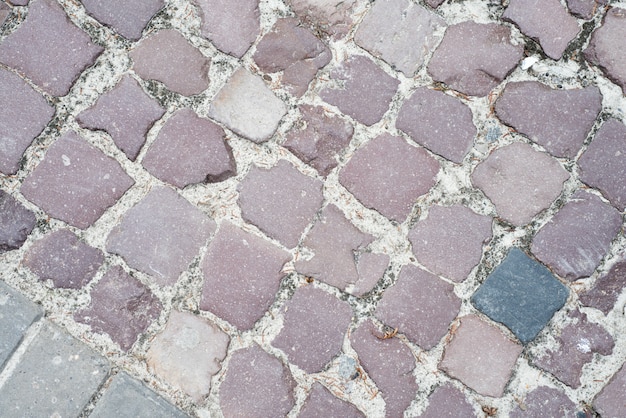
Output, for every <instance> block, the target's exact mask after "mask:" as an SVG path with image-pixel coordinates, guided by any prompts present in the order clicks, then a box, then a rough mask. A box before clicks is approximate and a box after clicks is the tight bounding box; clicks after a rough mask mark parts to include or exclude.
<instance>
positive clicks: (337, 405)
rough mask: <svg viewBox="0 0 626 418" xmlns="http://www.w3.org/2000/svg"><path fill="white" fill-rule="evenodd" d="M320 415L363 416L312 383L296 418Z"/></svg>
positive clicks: (346, 403)
mask: <svg viewBox="0 0 626 418" xmlns="http://www.w3.org/2000/svg"><path fill="white" fill-rule="evenodd" d="M321 415H322V416H327V417H329V416H333V417H345V418H358V417H364V416H365V415H363V413H362V412H361V411H359V410H358V409H357V408H356V407H355V406H354V405H352V404H350V403H348V402H345V401H342V400H341V399H339V398H337V397H336V396H333V394H332V393H330V392H329V391H328V389H326V388H325V387H324V386H322V385H321V384H320V383H314V384H313V387H312V388H311V393H310V394H309V397H308V398H307V400H306V401H305V403H304V405H303V406H302V410H301V411H300V414H299V415H298V417H299V418H317V417H319V416H321Z"/></svg>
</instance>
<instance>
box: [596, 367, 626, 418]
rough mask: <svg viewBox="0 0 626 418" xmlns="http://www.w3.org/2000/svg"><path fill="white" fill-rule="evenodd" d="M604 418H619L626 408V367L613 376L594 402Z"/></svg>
mask: <svg viewBox="0 0 626 418" xmlns="http://www.w3.org/2000/svg"><path fill="white" fill-rule="evenodd" d="M593 406H594V407H595V408H596V411H598V413H600V414H601V416H602V417H603V418H619V417H620V416H621V415H623V413H624V410H625V409H624V408H626V366H622V368H621V369H620V370H619V371H618V372H617V373H616V374H615V376H613V378H612V379H611V381H610V382H609V384H608V385H606V386H605V387H604V389H602V392H600V394H599V395H598V397H597V398H596V400H595V401H594V402H593Z"/></svg>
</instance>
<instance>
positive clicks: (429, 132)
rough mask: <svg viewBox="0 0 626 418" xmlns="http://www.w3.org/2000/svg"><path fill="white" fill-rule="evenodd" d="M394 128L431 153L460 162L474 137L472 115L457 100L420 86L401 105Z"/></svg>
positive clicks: (474, 127)
mask: <svg viewBox="0 0 626 418" xmlns="http://www.w3.org/2000/svg"><path fill="white" fill-rule="evenodd" d="M396 127H397V128H398V129H401V130H403V131H404V132H406V133H407V134H409V136H410V137H411V139H412V140H413V141H415V142H417V143H418V144H420V145H423V146H425V147H426V148H428V149H429V150H431V151H432V152H434V153H435V154H438V155H441V156H442V157H444V158H447V159H448V160H450V161H453V162H455V163H459V164H460V163H461V162H462V161H463V157H465V154H467V152H468V151H469V150H470V148H471V147H472V144H473V142H474V136H475V135H476V126H475V125H474V123H473V122H472V112H471V111H470V109H469V108H468V107H467V106H465V105H464V104H463V103H461V101H460V100H458V99H456V98H454V97H452V96H449V95H447V94H445V93H443V92H440V91H437V90H432V89H429V88H426V87H420V88H418V89H417V90H415V92H414V93H413V95H412V96H411V97H410V98H409V99H408V100H407V101H405V102H404V104H403V105H402V108H400V112H399V113H398V119H397V120H396Z"/></svg>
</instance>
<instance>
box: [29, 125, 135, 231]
mask: <svg viewBox="0 0 626 418" xmlns="http://www.w3.org/2000/svg"><path fill="white" fill-rule="evenodd" d="M133 184H134V181H133V179H131V178H130V177H129V176H128V174H126V173H125V172H124V170H122V167H120V165H119V163H117V162H116V161H115V160H113V159H112V158H110V157H107V156H106V155H105V154H103V153H102V152H101V151H100V150H98V149H96V148H94V147H93V146H91V145H89V144H88V143H87V142H86V141H85V140H83V139H82V138H80V137H79V136H78V135H77V134H76V133H74V132H73V131H69V132H67V133H65V134H64V135H62V136H61V137H60V138H58V139H57V140H56V141H55V142H54V143H53V144H52V145H51V146H50V148H49V149H48V152H47V153H46V156H45V157H44V159H43V161H42V162H40V163H39V165H38V166H37V168H35V170H34V171H33V172H32V173H31V174H30V175H29V176H28V177H27V178H26V180H24V183H22V188H21V191H22V194H23V195H24V197H26V199H28V200H30V201H31V202H33V203H34V204H36V205H37V206H39V207H40V208H42V209H43V210H45V211H46V212H47V213H48V214H49V215H50V216H52V217H54V218H57V219H60V220H62V221H64V222H67V223H68V224H70V225H72V226H75V227H77V228H81V229H85V228H87V227H88V226H90V225H91V224H92V223H94V222H95V221H96V220H98V218H100V216H102V214H103V213H104V211H105V210H107V208H109V207H110V206H112V205H114V204H115V202H117V200H118V199H119V198H120V197H121V196H122V195H123V194H124V193H125V192H126V190H128V189H129V188H130V186H132V185H133Z"/></svg>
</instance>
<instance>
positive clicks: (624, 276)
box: [578, 258, 626, 315]
mask: <svg viewBox="0 0 626 418" xmlns="http://www.w3.org/2000/svg"><path fill="white" fill-rule="evenodd" d="M625 288H626V260H624V259H623V258H622V259H621V260H620V261H619V262H617V263H616V264H615V265H614V266H613V267H611V270H609V271H608V272H607V273H606V274H603V275H602V276H600V277H598V280H597V281H596V283H595V285H594V286H593V288H591V290H589V291H587V292H584V293H583V294H581V295H579V297H578V298H579V300H580V301H581V302H582V304H583V305H585V306H591V307H593V308H596V309H599V310H601V311H602V313H604V314H605V315H608V314H609V312H610V311H611V310H612V309H613V307H614V306H615V303H616V302H617V299H618V298H619V296H620V295H621V294H622V291H623V290H624V289H625Z"/></svg>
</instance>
